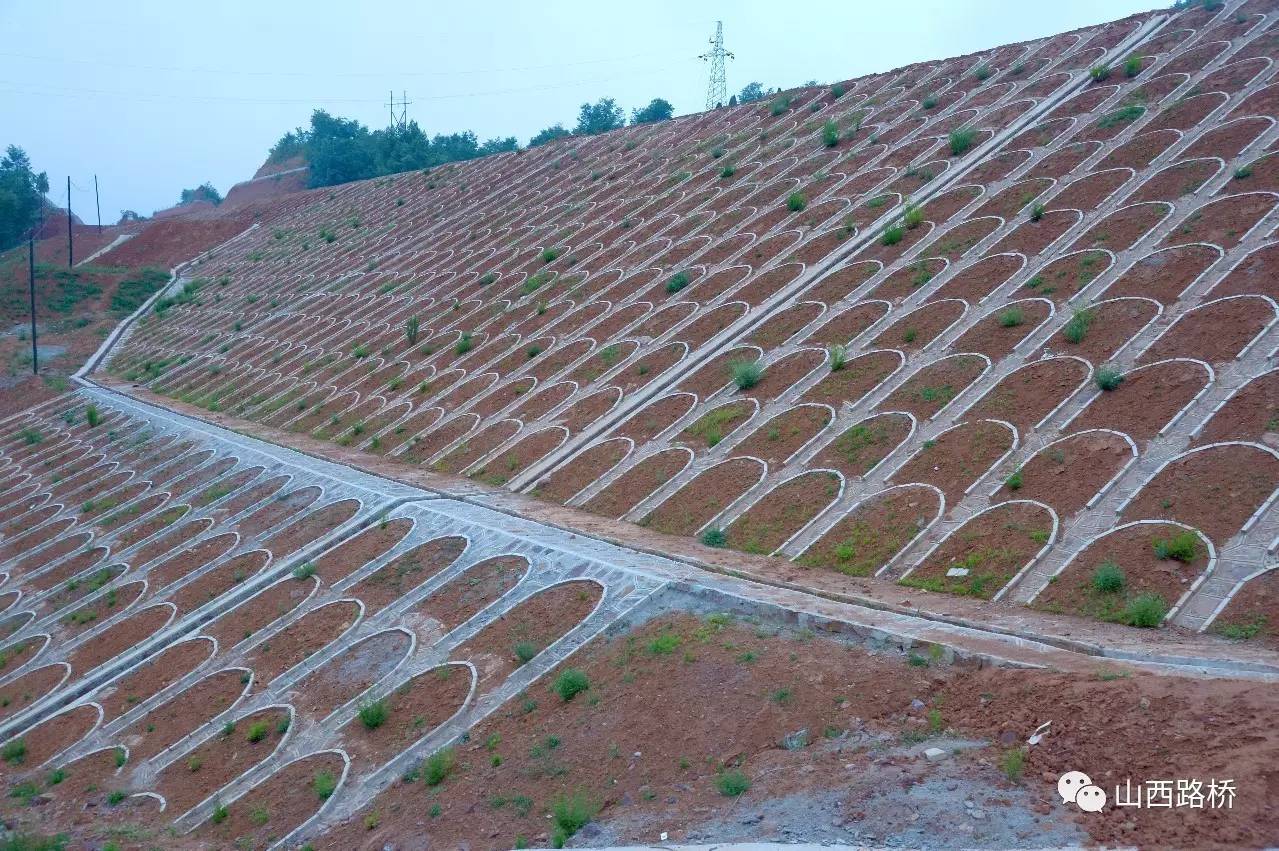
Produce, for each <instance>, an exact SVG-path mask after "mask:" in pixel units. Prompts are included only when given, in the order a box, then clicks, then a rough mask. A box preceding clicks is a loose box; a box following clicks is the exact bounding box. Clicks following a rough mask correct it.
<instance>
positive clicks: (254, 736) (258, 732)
mask: <svg viewBox="0 0 1279 851" xmlns="http://www.w3.org/2000/svg"><path fill="white" fill-rule="evenodd" d="M268 729H270V728H269V727H267V723H266V722H265V721H255V722H254V723H253V724H251V725H250V726H249V732H247V733H245V734H244V737H245V738H246V739H248V740H249V741H250V742H260V741H262V740H263V739H265V738H266V734H267V730H268Z"/></svg>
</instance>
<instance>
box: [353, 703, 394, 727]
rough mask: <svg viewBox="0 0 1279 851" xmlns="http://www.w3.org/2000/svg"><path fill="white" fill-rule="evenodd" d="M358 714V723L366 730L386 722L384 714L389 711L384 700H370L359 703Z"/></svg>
mask: <svg viewBox="0 0 1279 851" xmlns="http://www.w3.org/2000/svg"><path fill="white" fill-rule="evenodd" d="M359 714H360V723H361V724H363V725H364V728H365V729H366V730H376V729H377V728H378V727H381V726H382V725H383V724H385V723H386V716H387V715H388V714H389V713H388V712H387V708H386V701H385V700H371V701H369V702H368V703H364V704H361V705H360V709H359Z"/></svg>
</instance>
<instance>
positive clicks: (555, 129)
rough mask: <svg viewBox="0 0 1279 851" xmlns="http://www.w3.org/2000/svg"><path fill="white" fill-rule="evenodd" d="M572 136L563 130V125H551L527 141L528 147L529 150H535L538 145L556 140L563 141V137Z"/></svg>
mask: <svg viewBox="0 0 1279 851" xmlns="http://www.w3.org/2000/svg"><path fill="white" fill-rule="evenodd" d="M572 135H573V134H572V133H570V132H568V131H567V130H565V129H564V125H563V124H559V123H556V124H552V125H551V126H550V127H547V128H546V129H545V130H543V131H541V132H540V133H538V134H537V135H536V136H534V137H533V138H532V139H529V140H528V146H529V147H530V148H536V147H537V146H538V145H545V144H546V143H547V142H553V141H555V140H556V139H563V138H564V137H565V136H572Z"/></svg>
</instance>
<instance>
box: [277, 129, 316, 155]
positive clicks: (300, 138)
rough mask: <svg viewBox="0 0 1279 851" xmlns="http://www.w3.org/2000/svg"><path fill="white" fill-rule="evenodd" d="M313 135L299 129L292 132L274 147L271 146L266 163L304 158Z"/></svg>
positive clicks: (286, 134)
mask: <svg viewBox="0 0 1279 851" xmlns="http://www.w3.org/2000/svg"><path fill="white" fill-rule="evenodd" d="M310 139H311V134H310V133H309V132H308V131H306V130H304V129H303V128H301V127H299V128H298V129H296V130H290V131H289V132H287V133H285V134H284V135H283V136H281V137H280V139H279V141H277V142H276V143H275V144H274V145H272V146H271V150H270V152H269V153H268V154H267V157H266V161H267V162H269V163H280V162H284V161H285V160H290V159H293V158H294V157H297V156H302V155H303V154H305V153H306V145H307V142H308V141H310Z"/></svg>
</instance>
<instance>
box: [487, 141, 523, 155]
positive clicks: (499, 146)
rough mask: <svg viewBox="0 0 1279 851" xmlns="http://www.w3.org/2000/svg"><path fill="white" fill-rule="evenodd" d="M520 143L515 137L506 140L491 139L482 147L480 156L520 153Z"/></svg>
mask: <svg viewBox="0 0 1279 851" xmlns="http://www.w3.org/2000/svg"><path fill="white" fill-rule="evenodd" d="M519 149H520V143H519V142H517V141H516V140H515V137H514V136H507V137H506V138H504V139H489V140H487V141H486V142H485V143H484V144H483V145H480V156H482V157H487V156H488V155H489V154H504V153H508V152H510V151H518V150H519Z"/></svg>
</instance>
